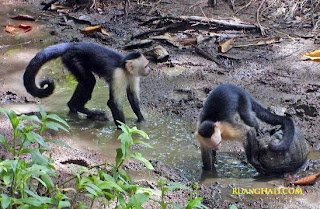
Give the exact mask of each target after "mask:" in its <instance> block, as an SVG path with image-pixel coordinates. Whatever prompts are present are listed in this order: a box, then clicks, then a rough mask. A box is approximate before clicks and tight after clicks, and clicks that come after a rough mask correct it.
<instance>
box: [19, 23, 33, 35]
mask: <svg viewBox="0 0 320 209" xmlns="http://www.w3.org/2000/svg"><path fill="white" fill-rule="evenodd" d="M19 28H22V29H23V30H24V31H23V32H24V33H27V32H29V31H31V30H32V27H31V25H26V24H20V25H19Z"/></svg>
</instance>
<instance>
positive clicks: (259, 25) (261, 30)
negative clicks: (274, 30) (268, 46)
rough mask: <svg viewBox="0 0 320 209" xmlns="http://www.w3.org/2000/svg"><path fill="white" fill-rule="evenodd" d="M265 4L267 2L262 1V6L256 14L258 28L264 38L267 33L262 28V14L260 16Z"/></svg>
mask: <svg viewBox="0 0 320 209" xmlns="http://www.w3.org/2000/svg"><path fill="white" fill-rule="evenodd" d="M264 2H265V0H262V2H261V4H260V6H259V7H258V9H257V13H256V20H257V25H258V27H259V29H260V32H261V35H263V36H264V35H265V34H266V33H265V31H264V28H263V27H262V26H261V24H260V15H261V14H260V10H261V8H262V6H263V4H264Z"/></svg>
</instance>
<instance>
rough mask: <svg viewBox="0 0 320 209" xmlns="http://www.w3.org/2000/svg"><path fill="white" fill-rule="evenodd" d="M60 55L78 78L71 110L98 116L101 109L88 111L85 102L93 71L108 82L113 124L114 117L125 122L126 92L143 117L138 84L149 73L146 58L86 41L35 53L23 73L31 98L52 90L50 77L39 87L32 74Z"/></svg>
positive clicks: (90, 90) (140, 116)
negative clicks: (125, 53)
mask: <svg viewBox="0 0 320 209" xmlns="http://www.w3.org/2000/svg"><path fill="white" fill-rule="evenodd" d="M58 57H61V58H62V63H63V64H64V65H65V67H66V68H67V69H68V70H69V71H70V72H71V73H72V74H73V75H74V76H75V78H76V79H77V81H78V85H77V87H76V90H75V92H74V93H73V95H72V97H71V99H70V101H69V102H68V103H67V104H68V107H69V109H70V112H71V113H77V112H80V113H84V114H86V115H87V117H88V118H101V116H103V117H105V116H104V114H105V113H104V111H101V110H96V111H94V110H90V109H87V108H85V104H86V103H87V102H88V101H89V100H90V99H91V95H92V91H93V88H94V86H95V83H96V79H95V77H94V75H93V73H95V74H96V75H98V76H99V77H101V78H103V79H104V80H105V81H106V82H107V83H108V84H109V92H110V98H109V101H108V103H107V104H108V106H109V108H110V110H111V112H112V116H113V119H114V122H115V124H116V125H118V123H117V122H116V121H117V120H119V121H121V122H123V123H125V118H124V114H123V110H122V100H123V97H125V95H127V97H128V100H129V103H130V105H131V107H132V110H133V111H134V113H135V114H136V115H137V117H138V122H141V121H143V120H144V117H143V115H142V113H141V111H140V106H139V83H140V77H141V76H147V75H149V73H150V68H149V67H148V64H149V61H148V60H147V59H146V58H145V57H144V56H143V55H142V54H141V53H139V52H131V53H129V54H128V55H126V56H124V55H122V54H120V53H118V52H115V51H113V50H111V49H107V48H105V47H102V46H100V45H97V44H94V43H89V42H74V43H71V42H70V43H61V44H57V45H53V46H49V47H47V48H45V49H44V50H42V51H40V52H38V53H37V54H36V56H35V57H34V58H33V59H32V60H31V61H30V63H29V64H28V66H27V68H26V71H25V73H24V75H23V81H24V86H25V87H26V89H27V91H28V92H29V93H30V94H31V95H32V96H34V97H39V98H43V97H48V96H49V95H51V94H52V93H53V90H54V87H55V86H54V82H53V80H51V79H45V80H42V81H40V83H39V85H40V87H41V88H39V87H38V86H37V85H36V83H35V77H36V75H37V73H38V71H39V70H40V68H41V66H42V65H43V64H45V63H46V62H48V61H49V60H52V59H54V58H58Z"/></svg>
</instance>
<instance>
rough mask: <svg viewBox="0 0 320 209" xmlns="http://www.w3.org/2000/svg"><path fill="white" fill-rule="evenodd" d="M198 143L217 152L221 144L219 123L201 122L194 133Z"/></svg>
mask: <svg viewBox="0 0 320 209" xmlns="http://www.w3.org/2000/svg"><path fill="white" fill-rule="evenodd" d="M196 136H197V138H198V140H199V141H200V143H201V144H202V145H204V146H206V147H208V148H211V149H213V150H218V149H219V146H220V143H221V140H222V138H221V123H220V122H215V123H214V122H212V121H207V120H205V121H203V122H202V123H201V124H200V125H199V128H198V130H197V132H196Z"/></svg>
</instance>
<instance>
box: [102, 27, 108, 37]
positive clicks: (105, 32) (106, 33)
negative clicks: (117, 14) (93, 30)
mask: <svg viewBox="0 0 320 209" xmlns="http://www.w3.org/2000/svg"><path fill="white" fill-rule="evenodd" d="M100 32H101V33H102V34H103V35H105V36H109V35H110V34H109V33H108V32H107V31H105V30H104V29H103V28H101V31H100Z"/></svg>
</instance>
